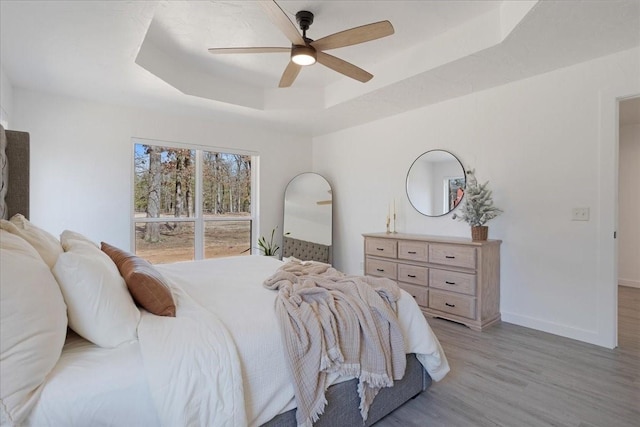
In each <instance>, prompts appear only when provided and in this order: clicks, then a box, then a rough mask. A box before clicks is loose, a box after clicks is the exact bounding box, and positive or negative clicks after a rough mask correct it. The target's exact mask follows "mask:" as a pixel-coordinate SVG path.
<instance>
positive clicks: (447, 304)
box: [444, 302, 456, 307]
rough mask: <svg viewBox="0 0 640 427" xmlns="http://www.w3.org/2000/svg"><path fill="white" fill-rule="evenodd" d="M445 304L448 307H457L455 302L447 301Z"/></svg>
mask: <svg viewBox="0 0 640 427" xmlns="http://www.w3.org/2000/svg"><path fill="white" fill-rule="evenodd" d="M444 305H446V306H447V307H455V306H456V305H455V304H449V303H448V302H445V303H444Z"/></svg>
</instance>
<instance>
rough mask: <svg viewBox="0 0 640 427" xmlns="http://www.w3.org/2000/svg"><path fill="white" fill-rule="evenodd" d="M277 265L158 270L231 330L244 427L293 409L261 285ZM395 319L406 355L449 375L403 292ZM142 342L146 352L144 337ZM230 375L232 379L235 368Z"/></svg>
mask: <svg viewBox="0 0 640 427" xmlns="http://www.w3.org/2000/svg"><path fill="white" fill-rule="evenodd" d="M281 265H282V262H281V261H278V260H275V259H273V258H270V257H257V256H256V257H236V258H227V259H224V260H207V261H201V262H196V263H177V264H168V265H162V266H158V268H159V269H160V270H161V272H162V273H163V274H164V275H165V277H167V278H168V279H170V280H171V281H172V282H173V283H174V284H175V285H176V286H178V287H181V288H182V289H183V290H184V292H185V293H186V294H187V295H189V296H190V297H192V298H193V300H195V301H197V302H198V303H199V304H201V305H202V306H203V307H206V308H207V310H208V311H209V312H210V313H215V315H216V316H217V317H218V318H219V319H220V320H221V321H222V323H223V324H224V325H226V326H227V329H228V331H230V333H231V336H232V338H233V342H234V343H235V346H236V349H237V352H233V351H232V350H229V354H233V353H236V354H237V355H238V356H239V357H238V358H239V364H240V367H239V370H240V372H241V375H242V383H243V384H244V391H243V392H244V409H245V411H246V419H247V422H248V425H252V426H254V425H260V424H262V423H265V422H266V421H268V420H270V419H271V418H273V417H274V416H276V415H277V414H279V413H281V412H284V411H287V410H289V409H292V408H294V407H295V401H294V391H293V386H292V384H291V381H290V380H289V378H288V375H289V374H288V371H287V367H286V366H287V365H286V361H285V359H284V350H283V345H282V338H281V336H280V328H279V326H278V319H277V317H276V314H275V310H274V305H275V298H276V295H277V293H276V292H274V291H270V290H268V289H265V288H263V286H262V283H263V281H264V280H265V279H266V278H267V277H269V276H270V275H271V274H273V272H274V271H275V270H276V269H277V268H278V267H280V266H281ZM238 272H242V274H239V273H238ZM178 316H180V312H178ZM398 316H399V321H400V325H401V327H402V330H403V333H404V335H405V343H406V344H407V349H406V351H407V353H416V354H417V355H418V360H420V362H421V363H422V364H423V365H424V366H425V368H426V369H427V372H429V375H430V376H431V377H432V378H433V379H434V380H435V381H439V380H440V379H442V378H443V377H444V376H445V375H446V373H447V372H448V371H449V365H448V363H447V360H446V358H445V356H444V352H443V351H442V348H441V347H440V343H439V342H438V340H437V338H436V337H435V335H434V334H433V332H432V331H431V328H429V326H428V324H427V322H426V320H425V318H424V316H423V315H422V312H421V311H420V309H419V307H418V305H417V304H416V303H415V301H414V299H413V298H412V297H411V296H410V295H409V294H408V293H406V292H404V291H403V292H402V296H401V298H400V300H399V301H398ZM185 333H187V331H185ZM140 342H141V347H142V348H144V347H145V344H144V338H143V336H141V337H140ZM216 354H217V353H216ZM143 355H144V350H143ZM230 372H233V374H234V375H235V372H236V370H233V371H230ZM226 375H227V373H225V376H226ZM336 380H337V379H336V378H334V382H335V381H336ZM341 380H344V378H342V379H341ZM224 381H225V384H224V385H222V387H224V386H226V385H227V384H229V385H231V384H234V385H235V384H236V383H237V381H236V379H234V380H233V381H231V379H225V380H224ZM229 391H231V390H229ZM234 392H237V389H234ZM235 403H237V402H235V401H234V404H235ZM235 408H236V409H238V408H237V406H236V407H235ZM221 425H224V424H221ZM237 425H243V424H237Z"/></svg>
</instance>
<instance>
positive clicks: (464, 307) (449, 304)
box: [429, 289, 476, 319]
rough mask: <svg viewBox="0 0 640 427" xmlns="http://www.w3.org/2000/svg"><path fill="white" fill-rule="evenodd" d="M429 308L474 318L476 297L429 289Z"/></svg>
mask: <svg viewBox="0 0 640 427" xmlns="http://www.w3.org/2000/svg"><path fill="white" fill-rule="evenodd" d="M429 308H431V309H433V310H438V311H442V312H445V313H451V314H455V315H456V316H462V317H466V318H468V319H475V318H476V299H475V298H474V297H470V296H466V295H460V294H454V293H451V292H442V291H435V290H433V289H432V290H431V292H429Z"/></svg>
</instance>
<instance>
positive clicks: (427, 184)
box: [407, 150, 466, 216]
mask: <svg viewBox="0 0 640 427" xmlns="http://www.w3.org/2000/svg"><path fill="white" fill-rule="evenodd" d="M465 185H466V178H465V173H464V168H463V167H462V163H460V160H458V158H457V157H456V156H454V155H453V154H451V153H449V152H448V151H444V150H431V151H427V152H426V153H424V154H422V155H421V156H419V157H418V158H417V159H416V160H415V161H414V162H413V164H412V165H411V167H410V168H409V172H408V173H407V196H408V197H409V201H410V202H411V205H412V206H413V207H414V208H415V209H416V210H417V211H418V212H420V213H421V214H424V215H427V216H441V215H445V214H447V213H449V212H451V211H452V210H453V209H455V207H456V206H458V204H459V203H460V201H461V200H462V197H463V196H464V188H465Z"/></svg>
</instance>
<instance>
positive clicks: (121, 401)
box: [0, 132, 449, 426]
mask: <svg viewBox="0 0 640 427" xmlns="http://www.w3.org/2000/svg"><path fill="white" fill-rule="evenodd" d="M5 143H6V146H7V148H8V147H11V148H8V149H7V150H6V153H9V154H10V155H9V156H8V163H9V170H10V171H11V169H12V168H11V165H12V164H13V163H12V162H13V161H14V160H12V159H16V158H17V159H18V160H15V161H16V163H15V164H18V163H17V162H19V161H24V158H25V154H24V153H25V150H26V153H27V155H26V156H27V159H28V134H26V133H15V132H13V133H10V134H9V138H7V139H6V141H4V142H3V144H5ZM16 152H19V153H20V154H19V155H18V157H15V155H16ZM19 159H23V160H19ZM27 165H28V163H27ZM24 170H25V168H23V167H20V168H14V170H13V172H12V175H10V176H9V179H8V190H7V196H9V195H11V193H12V191H14V188H20V189H19V190H15V191H18V192H20V194H19V196H20V197H17V198H16V197H13V198H12V197H6V198H5V199H6V201H7V202H8V204H9V205H8V206H7V212H11V213H12V216H13V213H16V212H23V213H24V212H28V196H27V194H28V186H27V187H26V188H25V187H24V180H23V179H22V178H20V176H19V174H14V173H15V172H19V171H23V172H24ZM26 170H27V176H28V169H26ZM5 179H6V178H5ZM3 182H4V183H6V182H7V181H4V180H3ZM20 185H22V187H20ZM14 196H15V195H14ZM25 203H26V204H25ZM18 219H19V221H17V223H18V225H20V224H22V226H23V228H22V230H21V231H18V232H16V233H17V234H11V232H8V231H7V230H5V229H4V227H5V226H4V225H3V230H2V233H3V234H2V236H3V239H2V245H3V246H2V251H3V252H2V254H3V256H2V262H3V268H2V275H3V277H2V281H1V283H2V311H3V313H2V316H3V318H2V340H3V341H2V373H1V374H2V378H3V381H2V382H1V384H0V385H1V386H2V387H1V388H2V390H1V397H2V405H1V408H2V409H0V415H1V416H2V419H1V422H2V425H5V424H6V425H17V424H21V425H26V426H57V425H65V426H74V425H87V424H88V423H90V424H91V425H106V426H110V425H113V426H123V425H136V426H157V425H164V426H179V425H190V426H191V425H193V426H198V425H202V426H205V425H206V426H210V425H220V426H242V425H250V426H295V425H296V424H300V420H299V419H296V412H297V410H296V407H297V403H296V399H295V396H296V389H295V387H294V384H293V382H292V380H291V379H290V378H291V376H290V374H289V370H288V369H289V364H288V359H287V355H286V352H285V350H284V346H283V344H282V343H283V341H284V337H283V332H282V331H283V329H282V326H281V324H280V323H279V320H278V316H277V314H276V310H274V307H275V306H276V302H277V301H278V292H275V291H273V290H270V289H267V288H266V287H265V286H263V283H264V282H265V279H266V278H268V277H270V276H272V275H273V274H274V272H277V271H279V269H281V267H283V265H285V263H283V262H282V261H279V260H276V259H274V258H271V257H261V256H249V257H246V256H244V257H231V258H226V259H214V260H204V261H195V262H184V263H175V264H165V265H157V266H154V267H153V270H154V272H155V273H154V274H158V275H160V276H161V277H162V279H163V281H164V284H165V285H167V286H168V288H169V290H170V296H171V297H172V298H173V303H174V311H173V312H171V310H169V312H167V313H169V315H168V316H165V315H156V314H153V313H152V312H151V311H148V310H146V309H142V308H141V309H139V308H138V306H136V305H135V304H133V300H134V299H135V302H136V303H138V302H139V301H138V300H137V299H136V298H134V295H136V294H135V291H134V290H133V289H132V288H127V286H128V285H129V283H128V282H127V281H128V280H129V276H127V275H126V274H125V273H124V272H123V270H122V269H121V268H120V267H121V264H120V261H118V260H117V259H116V258H114V257H112V258H111V261H110V260H109V258H108V256H111V255H108V256H107V255H104V254H105V253H107V254H109V251H108V245H107V248H106V249H105V246H104V245H103V247H102V249H103V250H102V251H100V250H99V249H98V247H97V244H96V243H97V242H91V241H89V240H88V239H86V238H85V237H84V236H81V235H79V234H77V233H73V232H70V231H65V232H64V233H63V234H62V235H61V236H60V239H57V238H55V237H52V236H50V235H47V234H48V233H46V232H45V231H44V230H41V229H38V227H37V226H36V225H34V224H31V223H30V222H29V221H28V219H27V218H26V216H24V217H18ZM12 221H14V219H13V218H12ZM20 221H22V222H20ZM7 222H10V221H3V222H2V223H3V224H6V223H7ZM14 222H15V221H14ZM6 227H7V228H10V227H13V225H11V226H10V225H6ZM25 230H26V231H25ZM20 232H22V233H26V232H30V233H32V234H33V235H26V237H25V235H21V234H20ZM34 235H35V236H36V237H34ZM15 236H18V238H15ZM43 236H46V238H43ZM21 237H24V239H22V238H21ZM29 238H31V239H32V240H28V239H29ZM38 239H40V240H38ZM52 239H53V240H52ZM45 241H46V242H45ZM24 242H26V243H27V245H26V246H28V247H25V245H24ZM46 245H49V247H48V248H45V249H43V246H46ZM56 245H59V246H60V249H58V247H57V246H56ZM16 248H18V249H16ZM34 250H35V252H34ZM38 251H39V252H38ZM47 251H49V252H47ZM52 251H53V252H52ZM36 252H38V253H37V254H36V255H40V257H39V258H38V259H36V256H35V255H34V253H36ZM52 253H53V255H51V254H52ZM47 255H48V256H47ZM97 258H100V260H101V261H100V262H98V261H96V259H97ZM21 260H25V261H24V263H25V265H28V267H24V268H22V267H19V268H18V267H15V266H16V265H19V266H21V265H22V264H21V263H22V262H23V261H21ZM105 260H106V261H105ZM112 262H113V263H112ZM125 262H127V261H125ZM65 263H66V264H65ZM92 263H96V266H95V268H98V265H99V266H100V268H102V269H103V270H100V271H105V272H106V271H108V272H109V273H108V274H109V275H110V276H109V277H110V279H109V280H114V281H115V282H114V283H119V285H114V287H113V288H109V289H116V288H117V289H118V292H119V293H118V294H117V298H116V296H114V295H115V294H108V295H107V294H105V295H102V294H100V295H96V294H95V293H99V292H103V291H104V289H102V288H100V291H99V292H98V291H95V292H94V293H92V294H89V293H88V292H89V291H87V288H88V287H89V286H93V284H92V283H93V282H94V281H92V280H89V279H88V278H92V277H94V276H91V275H88V273H87V274H84V275H81V274H79V273H78V271H79V270H83V269H88V267H86V265H89V264H91V265H93V264H92ZM91 268H94V267H91ZM89 270H90V271H91V274H95V272H94V271H93V270H91V269H89ZM114 271H115V272H116V273H119V274H114V273H113V272H114ZM34 275H35V276H34ZM105 275H107V273H104V274H103V276H101V279H100V282H102V280H103V279H104V281H105V282H107V280H106V278H105ZM32 276H34V277H37V278H38V280H30V279H29V278H30V277H32ZM112 276H113V277H112ZM116 276H117V277H116ZM81 279H82V280H81ZM83 280H84V281H83ZM17 282H20V283H19V284H17ZM31 282H34V283H31ZM35 282H37V283H35ZM44 283H46V284H47V286H46V288H45V287H43V286H44V285H43V284H44ZM14 285H15V286H14ZM80 285H82V286H80ZM118 286H119V287H118ZM30 289H31V291H30ZM92 292H93V291H92ZM109 292H114V291H113V290H111V291H109ZM16 293H19V294H20V299H16V295H17V294H16ZM80 296H82V298H84V299H83V300H81V301H82V304H79V303H78V301H76V299H78V300H80V298H79V297H80ZM29 298H35V301H28V303H27V302H24V301H26V300H28V299H29ZM118 298H120V299H118ZM86 301H90V302H91V303H87V302H86ZM105 301H106V302H109V304H106V302H105ZM118 301H122V302H118ZM116 302H117V303H116ZM9 304H11V305H10V306H9ZM37 304H41V305H42V307H41V310H40V311H39V310H38V309H37V308H34V307H37ZM92 304H96V305H101V306H102V307H103V309H104V311H105V312H109V311H111V312H110V313H109V314H110V316H111V317H109V316H107V315H105V314H104V313H101V314H96V311H97V310H95V309H87V307H92ZM395 304H396V305H395V307H396V308H397V312H398V316H397V317H398V324H399V326H400V328H401V330H402V337H403V338H404V345H405V351H404V352H405V353H406V356H405V357H406V368H405V369H404V375H403V376H402V378H401V379H397V380H396V381H394V383H393V387H383V388H381V389H380V391H379V393H378V394H377V396H376V397H375V399H374V400H373V403H372V404H371V406H370V408H369V410H368V414H367V418H366V423H364V425H371V424H373V423H375V422H376V421H378V420H380V419H381V418H382V417H384V416H385V415H387V414H388V413H390V412H391V411H393V410H394V409H396V408H397V407H398V406H400V405H402V404H403V403H404V402H406V401H407V400H409V399H410V398H412V397H414V396H415V395H417V394H419V393H420V392H422V391H423V390H425V389H426V388H427V387H429V385H430V384H431V381H432V379H434V380H440V379H441V378H443V377H444V376H445V375H446V373H447V372H448V370H449V367H448V363H447V360H446V357H445V355H444V353H443V352H442V348H441V347H440V345H439V343H438V341H437V338H436V337H435V335H433V332H432V331H431V329H430V328H429V326H428V324H427V322H426V320H425V318H424V317H423V316H422V314H421V311H420V310H419V308H418V306H417V304H415V301H413V299H412V298H411V296H410V295H409V294H407V293H405V292H404V291H401V293H400V294H399V299H398V300H397V301H396V302H395ZM21 307H22V308H21ZM55 307H62V308H58V309H57V311H56V309H55ZM123 307H126V310H125V308H123ZM131 307H134V308H133V309H132V308H131ZM143 307H145V306H144V305H143ZM163 307H164V306H163ZM9 308H10V309H9ZM154 309H155V307H154V308H150V310H154ZM21 310H22V311H21ZM163 310H164V308H163ZM9 311H11V312H12V313H11V314H10V315H6V316H8V317H5V314H6V313H7V312H9ZM25 312H29V313H36V312H37V314H38V316H35V314H34V316H31V315H30V317H29V318H28V319H26V320H25V319H24V318H20V316H24V313H25ZM163 313H164V312H163ZM248 313H251V316H247V314H248ZM165 314H166V313H165ZM171 314H175V317H172V316H171ZM47 316H49V317H47ZM83 316H84V317H83ZM96 316H100V317H99V318H96ZM32 317H33V318H32ZM105 319H107V320H108V321H105ZM109 319H110V320H109ZM109 322H111V323H109ZM114 322H120V323H118V324H117V326H116V325H115V323H114ZM67 326H69V327H67ZM31 329H35V330H31ZM21 334H22V335H21ZM25 337H26V338H25ZM94 337H95V338H94ZM38 340H40V344H38V343H37V342H36V343H35V344H36V345H44V346H45V347H44V348H46V351H38V350H33V349H32V348H31V347H29V346H32V345H34V343H33V341H38ZM34 354H35V355H36V356H34ZM25 361H26V362H25ZM12 363H13V365H12ZM16 367H20V368H19V369H16ZM23 371H28V372H27V373H24V372H23ZM24 375H28V376H29V377H28V381H25V380H24V379H21V378H20V376H24ZM16 384H18V385H17V386H16ZM329 384H330V387H328V389H327V390H326V393H325V396H326V401H327V404H326V406H325V407H324V410H323V411H322V412H323V413H322V415H320V416H319V418H318V419H317V420H316V419H314V422H313V425H317V426H351V425H363V420H362V414H361V411H360V408H359V406H360V404H361V399H360V397H359V393H358V385H359V379H358V378H353V376H347V375H339V374H338V373H329V374H327V380H326V385H329ZM12 386H15V387H13V389H11V388H12Z"/></svg>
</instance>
